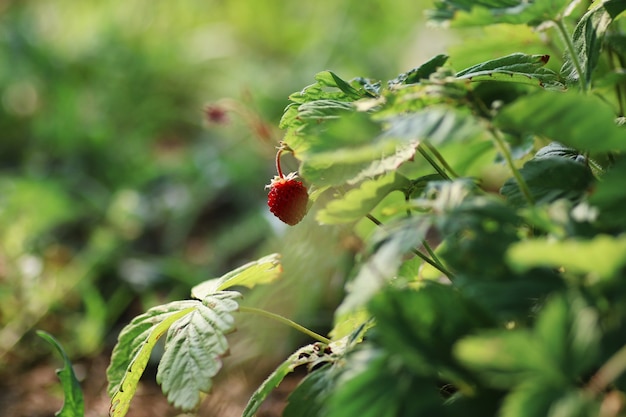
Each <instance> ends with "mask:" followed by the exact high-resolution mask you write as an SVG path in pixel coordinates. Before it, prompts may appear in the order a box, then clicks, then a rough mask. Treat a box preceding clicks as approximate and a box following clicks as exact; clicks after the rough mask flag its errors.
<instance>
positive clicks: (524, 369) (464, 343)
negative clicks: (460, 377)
mask: <svg viewBox="0 0 626 417" xmlns="http://www.w3.org/2000/svg"><path fill="white" fill-rule="evenodd" d="M454 355H455V357H456V358H458V359H459V360H460V361H461V362H462V363H463V364H464V365H465V366H467V367H468V368H469V369H472V370H474V371H475V372H476V373H477V374H478V375H479V376H480V377H481V378H482V379H483V381H484V382H485V383H487V384H488V385H489V386H492V387H494V388H512V387H514V386H516V385H518V384H519V383H521V382H522V381H524V380H525V379H528V378H530V377H532V376H533V375H534V374H536V373H539V372H544V373H546V374H548V373H549V372H553V370H552V369H551V368H552V365H551V364H550V362H549V361H548V360H545V359H544V357H543V352H541V349H540V345H539V343H538V342H537V341H536V340H535V339H534V338H533V337H532V334H531V333H530V332H528V331H523V330H516V331H503V330H500V331H491V332H485V333H483V334H481V335H478V336H469V337H466V338H465V339H462V340H460V341H459V342H458V343H457V344H456V345H455V346H454Z"/></svg>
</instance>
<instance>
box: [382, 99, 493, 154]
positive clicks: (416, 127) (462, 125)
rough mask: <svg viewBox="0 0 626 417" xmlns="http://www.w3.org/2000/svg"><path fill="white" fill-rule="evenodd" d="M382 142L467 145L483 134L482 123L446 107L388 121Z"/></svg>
mask: <svg viewBox="0 0 626 417" xmlns="http://www.w3.org/2000/svg"><path fill="white" fill-rule="evenodd" d="M384 122H385V125H386V127H385V130H384V132H383V134H382V138H393V139H402V140H427V141H429V142H431V143H433V144H436V145H441V144H444V143H446V142H450V141H454V142H464V141H467V140H469V139H472V138H475V137H476V136H479V135H480V134H481V133H482V132H484V128H483V126H482V125H481V124H480V122H479V121H478V120H477V119H476V118H474V117H473V116H472V115H470V114H468V113H463V112H461V111H458V110H453V109H450V108H445V107H437V106H432V107H430V108H428V109H425V110H421V111H418V112H414V113H411V114H403V115H398V116H393V117H389V118H387V119H385V121H384Z"/></svg>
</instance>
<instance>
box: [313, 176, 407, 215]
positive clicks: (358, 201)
mask: <svg viewBox="0 0 626 417" xmlns="http://www.w3.org/2000/svg"><path fill="white" fill-rule="evenodd" d="M409 185H410V182H409V180H408V179H407V178H406V177H403V176H402V175H399V174H397V173H391V174H388V175H384V176H382V177H380V178H377V179H372V180H369V181H364V182H363V183H361V184H360V185H359V187H358V188H354V189H352V190H350V191H348V192H347V193H346V194H345V195H343V196H342V197H340V198H336V199H334V200H332V201H331V202H329V203H328V204H327V205H326V206H325V207H324V208H323V209H321V210H320V211H319V212H318V213H317V220H318V221H319V222H321V223H326V224H339V223H349V222H353V221H357V220H360V219H362V218H363V217H364V216H365V215H366V214H367V213H369V212H370V211H371V210H372V209H373V208H374V207H375V206H376V205H377V204H378V203H380V201H382V199H383V198H385V197H386V196H387V195H388V194H389V193H391V192H392V191H396V190H404V189H406V188H408V186H409Z"/></svg>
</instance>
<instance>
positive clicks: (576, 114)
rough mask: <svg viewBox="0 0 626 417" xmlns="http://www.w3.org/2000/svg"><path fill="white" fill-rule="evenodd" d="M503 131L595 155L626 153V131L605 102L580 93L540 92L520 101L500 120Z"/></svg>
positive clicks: (503, 113)
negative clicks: (545, 139) (552, 142)
mask: <svg viewBox="0 0 626 417" xmlns="http://www.w3.org/2000/svg"><path fill="white" fill-rule="evenodd" d="M496 124H497V126H498V127H499V128H501V129H502V130H505V131H508V132H515V133H517V134H519V135H522V136H523V135H528V134H534V135H537V136H541V137H545V138H548V139H550V140H553V141H557V142H560V143H562V144H564V145H566V146H570V147H572V148H576V149H579V150H581V151H582V150H588V151H591V152H592V153H599V152H607V151H624V150H626V130H625V129H624V128H622V127H618V126H617V125H616V124H615V115H614V113H613V110H612V109H611V108H610V107H609V106H608V105H607V104H606V103H605V102H604V101H602V100H601V99H599V98H598V97H595V96H591V95H585V96H583V95H580V94H576V93H572V92H569V93H554V92H539V93H536V94H532V95H529V96H526V97H523V98H521V99H519V100H517V101H516V102H515V103H513V104H511V105H509V106H507V107H505V108H504V110H503V111H502V112H501V113H500V114H499V115H498V116H497V117H496Z"/></svg>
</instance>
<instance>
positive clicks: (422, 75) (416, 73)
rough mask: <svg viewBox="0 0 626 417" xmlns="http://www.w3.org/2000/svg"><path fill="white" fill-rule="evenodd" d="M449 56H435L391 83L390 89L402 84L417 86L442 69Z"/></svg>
mask: <svg viewBox="0 0 626 417" xmlns="http://www.w3.org/2000/svg"><path fill="white" fill-rule="evenodd" d="M448 58H449V57H448V55H444V54H439V55H435V56H434V57H432V58H431V59H429V60H428V61H426V62H425V63H423V64H422V65H420V66H419V67H417V68H413V69H412V70H410V71H408V72H405V73H403V74H400V75H398V77H396V78H395V79H393V80H391V81H389V83H388V84H389V87H394V86H396V85H402V84H415V83H418V82H420V80H424V79H426V80H427V79H428V77H430V75H431V74H433V73H434V72H435V71H437V68H439V67H442V66H443V65H444V64H445V63H446V62H447V61H448Z"/></svg>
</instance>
